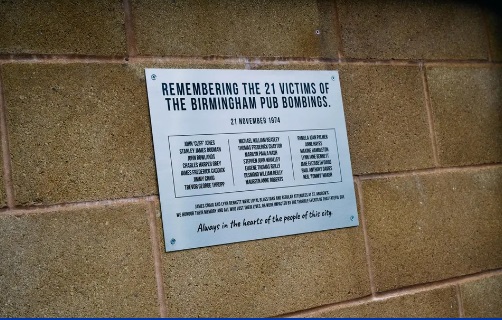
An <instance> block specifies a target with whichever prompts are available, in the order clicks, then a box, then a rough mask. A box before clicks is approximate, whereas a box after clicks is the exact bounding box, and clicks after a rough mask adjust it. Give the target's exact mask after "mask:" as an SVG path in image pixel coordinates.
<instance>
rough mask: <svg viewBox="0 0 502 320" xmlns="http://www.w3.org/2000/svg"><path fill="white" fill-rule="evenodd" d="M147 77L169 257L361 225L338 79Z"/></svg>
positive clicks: (322, 74) (185, 73)
mask: <svg viewBox="0 0 502 320" xmlns="http://www.w3.org/2000/svg"><path fill="white" fill-rule="evenodd" d="M145 74H146V83H147V88H148V100H149V105H150V118H151V123H152V132H153V142H154V149H155V162H156V166H157V178H158V184H159V194H160V204H161V210H162V223H163V227H164V237H165V242H166V250H167V251H177V250H184V249H190V248H199V247H206V246H212V245H219V244H225V243H234V242H240V241H248V240H255V239H264V238H271V237H278V236H285V235H291V234H298V233H306V232H313V231H321V230H329V229H337V228H345V227H353V226H357V225H358V217H357V207H356V199H355V194H354V184H353V180H352V169H351V165H350V156H349V146H348V142H347V130H346V127H345V119H344V113H343V106H342V96H341V91H340V82H339V78H338V72H337V71H275V70H274V71H257V70H191V69H190V70H188V69H183V70H175V69H146V70H145Z"/></svg>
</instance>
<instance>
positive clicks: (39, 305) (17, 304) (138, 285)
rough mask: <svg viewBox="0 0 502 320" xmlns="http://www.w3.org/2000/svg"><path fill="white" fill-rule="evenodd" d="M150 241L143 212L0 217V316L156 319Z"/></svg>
mask: <svg viewBox="0 0 502 320" xmlns="http://www.w3.org/2000/svg"><path fill="white" fill-rule="evenodd" d="M149 235H150V233H149V227H148V221H147V213H146V208H145V206H144V205H134V204H131V205H124V206H116V207H104V208H92V209H91V208H88V209H77V210H75V211H64V212H63V211H59V212H58V211H53V212H44V213H40V214H26V215H21V216H14V215H5V214H4V215H0V243H1V245H0V256H1V257H2V258H1V259H0V306H1V307H0V316H1V317H155V316H158V315H159V311H158V310H159V308H158V303H157V290H156V284H155V275H154V266H153V258H152V249H151V240H150V237H149Z"/></svg>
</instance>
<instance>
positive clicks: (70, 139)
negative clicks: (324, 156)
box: [0, 0, 502, 317]
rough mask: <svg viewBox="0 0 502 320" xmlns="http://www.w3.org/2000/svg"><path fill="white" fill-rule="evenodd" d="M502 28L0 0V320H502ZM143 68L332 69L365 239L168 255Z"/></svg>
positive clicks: (316, 5) (438, 9)
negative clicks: (284, 319)
mask: <svg viewBox="0 0 502 320" xmlns="http://www.w3.org/2000/svg"><path fill="white" fill-rule="evenodd" d="M500 19H501V16H500V13H498V12H496V11H495V9H494V7H493V6H491V5H490V3H489V2H486V3H483V2H481V3H480V2H472V3H471V2H466V1H464V2H461V1H455V2H453V1H427V0H426V1H392V0H384V1H355V0H333V1H329V0H317V1H316V0H298V1H296V0H295V1H293V0H285V1H282V0H254V1H232V0H219V1H204V0H173V1H170V0H169V1H167V0H123V1H117V0H115V1H113V0H109V1H101V0H92V1H84V2H77V1H72V0H49V1H30V0H20V1H9V0H1V1H0V138H1V154H2V157H0V160H1V161H2V165H1V166H0V173H1V178H2V183H1V184H0V185H1V186H2V188H1V192H0V205H1V207H2V208H1V209H0V316H2V317H29V316H67V317H68V316H78V317H85V316H122V317H132V316H141V317H156V316H163V317H165V316H168V317H169V316H172V317H184V316H186V317H197V316H205V317H221V316H232V317H238V316H247V317H262V316H297V317H303V316H306V317H310V316H314V317H322V316H329V317H335V316H343V317H350V316H357V317H363V316H373V317H375V316H378V317H382V316H383V317H385V316H400V317H406V316H414V317H427V316H433V317H458V316H476V317H482V316H498V317H501V316H502V38H501V37H500V34H502V26H501V23H500V21H501V20H500ZM146 67H162V68H234V69H282V70H292V69H294V70H298V69H305V70H333V69H336V70H339V71H340V78H341V86H342V88H341V89H342V96H343V103H344V109H345V115H346V121H347V128H348V136H349V144H350V152H351V160H352V168H353V173H354V188H355V190H356V193H357V196H358V207H359V219H360V225H359V227H356V228H347V229H339V230H331V231H324V232H316V233H309V234H302V235H294V236H287V237H280V238H273V239H267V240H259V241H250V242H244V243H237V244H229V245H222V246H215V247H208V248H202V249H192V250H186V251H180V252H174V253H166V252H165V250H164V247H163V234H162V228H161V221H160V211H159V202H158V201H159V200H158V190H157V184H156V172H155V164H154V157H153V146H152V136H151V129H150V120H149V113H148V101H147V94H146V84H145V79H144V68H146ZM300 120H301V119H299V121H300Z"/></svg>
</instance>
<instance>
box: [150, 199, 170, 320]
mask: <svg viewBox="0 0 502 320" xmlns="http://www.w3.org/2000/svg"><path fill="white" fill-rule="evenodd" d="M148 224H149V226H150V239H151V241H152V254H153V264H154V268H155V281H156V283H157V299H158V301H159V312H160V316H161V317H162V318H167V307H166V303H165V300H164V297H165V295H164V281H163V280H162V261H161V252H160V246H159V241H161V239H160V237H159V236H158V233H157V223H156V219H155V204H154V202H152V201H149V202H148Z"/></svg>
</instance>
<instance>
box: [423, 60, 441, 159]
mask: <svg viewBox="0 0 502 320" xmlns="http://www.w3.org/2000/svg"><path fill="white" fill-rule="evenodd" d="M419 68H420V74H421V76H422V84H423V87H424V100H425V110H426V111H427V121H428V122H429V135H430V138H431V145H432V157H433V160H434V166H435V167H439V159H438V157H439V156H438V148H437V141H436V131H435V129H434V118H433V117H432V102H431V95H430V92H429V83H428V82H427V73H426V70H425V69H426V68H425V65H424V63H423V62H422V61H421V62H420V63H419Z"/></svg>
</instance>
